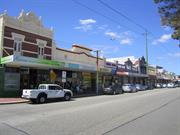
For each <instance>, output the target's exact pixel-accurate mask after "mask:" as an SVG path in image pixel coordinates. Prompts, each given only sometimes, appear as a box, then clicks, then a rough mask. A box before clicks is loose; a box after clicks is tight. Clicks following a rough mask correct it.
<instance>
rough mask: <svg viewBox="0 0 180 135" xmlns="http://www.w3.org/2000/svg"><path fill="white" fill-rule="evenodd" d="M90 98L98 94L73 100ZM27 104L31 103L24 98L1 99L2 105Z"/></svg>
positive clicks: (85, 95) (76, 96)
mask: <svg viewBox="0 0 180 135" xmlns="http://www.w3.org/2000/svg"><path fill="white" fill-rule="evenodd" d="M90 96H96V94H95V93H90V94H80V95H74V96H73V98H82V97H90ZM27 102H29V100H26V99H22V98H0V105H5V104H19V103H27Z"/></svg>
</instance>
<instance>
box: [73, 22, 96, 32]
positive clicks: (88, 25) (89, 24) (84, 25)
mask: <svg viewBox="0 0 180 135" xmlns="http://www.w3.org/2000/svg"><path fill="white" fill-rule="evenodd" d="M95 23H96V20H94V19H84V20H81V19H80V20H79V24H80V26H76V27H74V29H79V30H83V31H85V32H86V31H88V30H92V29H93V24H95Z"/></svg>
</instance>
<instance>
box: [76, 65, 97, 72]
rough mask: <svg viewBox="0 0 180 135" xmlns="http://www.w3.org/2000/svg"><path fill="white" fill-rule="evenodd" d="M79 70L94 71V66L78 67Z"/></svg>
mask: <svg viewBox="0 0 180 135" xmlns="http://www.w3.org/2000/svg"><path fill="white" fill-rule="evenodd" d="M79 68H80V69H82V70H83V69H84V70H90V71H96V66H95V67H92V66H86V65H80V67H79Z"/></svg>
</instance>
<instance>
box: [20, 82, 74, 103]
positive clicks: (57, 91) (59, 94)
mask: <svg viewBox="0 0 180 135" xmlns="http://www.w3.org/2000/svg"><path fill="white" fill-rule="evenodd" d="M72 96H73V93H72V91H71V90H68V89H63V88H62V87H61V86H59V85H57V84H40V85H39V87H38V89H24V90H23V94H22V98H25V99H29V100H31V101H32V102H33V103H44V102H46V100H47V99H53V98H64V100H66V101H69V100H70V99H71V97H72Z"/></svg>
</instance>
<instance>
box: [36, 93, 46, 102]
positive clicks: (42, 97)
mask: <svg viewBox="0 0 180 135" xmlns="http://www.w3.org/2000/svg"><path fill="white" fill-rule="evenodd" d="M45 102H46V96H45V95H40V96H39V97H38V99H37V103H40V104H43V103H45Z"/></svg>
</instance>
